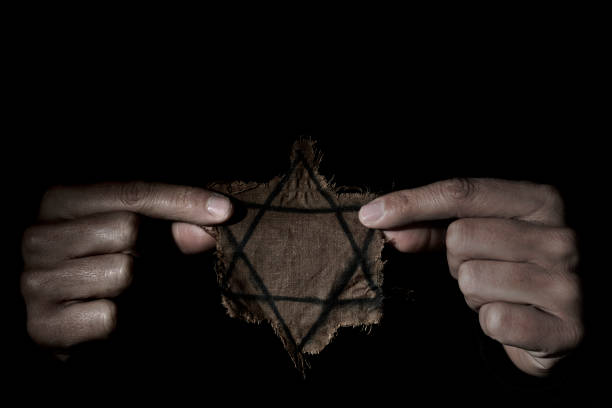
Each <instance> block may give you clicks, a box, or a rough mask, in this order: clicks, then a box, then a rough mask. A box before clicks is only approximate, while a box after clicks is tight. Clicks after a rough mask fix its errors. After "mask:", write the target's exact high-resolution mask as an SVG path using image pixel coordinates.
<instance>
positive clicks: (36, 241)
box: [21, 226, 46, 257]
mask: <svg viewBox="0 0 612 408" xmlns="http://www.w3.org/2000/svg"><path fill="white" fill-rule="evenodd" d="M45 242H46V240H45V237H44V233H43V231H42V228H41V227H39V226H31V227H28V228H27V229H26V230H25V231H24V232H23V236H22V240H21V252H22V254H23V255H24V257H25V256H27V255H29V254H31V253H34V252H38V251H40V250H41V248H43V246H44V244H45Z"/></svg>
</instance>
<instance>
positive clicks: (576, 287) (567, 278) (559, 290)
mask: <svg viewBox="0 0 612 408" xmlns="http://www.w3.org/2000/svg"><path fill="white" fill-rule="evenodd" d="M552 294H553V297H554V300H553V301H555V300H556V302H560V303H562V304H563V306H565V307H566V308H567V309H568V311H570V312H573V313H580V310H581V309H582V284H581V281H580V278H579V277H578V275H576V274H574V273H568V274H563V275H562V276H560V277H559V278H558V279H555V280H554V283H553V284H552Z"/></svg>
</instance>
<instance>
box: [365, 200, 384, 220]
mask: <svg viewBox="0 0 612 408" xmlns="http://www.w3.org/2000/svg"><path fill="white" fill-rule="evenodd" d="M384 214H385V203H384V201H383V200H374V201H372V202H371V203H369V204H367V205H364V206H363V207H361V209H360V210H359V219H360V220H361V222H362V223H363V224H364V225H366V226H367V225H372V224H374V223H375V222H376V221H378V220H379V219H381V218H382V216H383V215H384Z"/></svg>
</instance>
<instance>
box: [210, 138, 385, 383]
mask: <svg viewBox="0 0 612 408" xmlns="http://www.w3.org/2000/svg"><path fill="white" fill-rule="evenodd" d="M290 159H291V164H290V167H289V170H288V171H287V173H286V174H285V175H283V176H279V177H275V178H274V179H272V180H271V181H270V182H268V183H263V184H257V183H253V182H241V181H237V182H232V183H226V184H223V183H213V184H212V185H210V186H209V187H210V188H211V189H212V190H214V191H217V192H220V193H222V194H225V195H227V196H229V197H231V198H232V200H233V202H234V207H235V209H236V210H235V213H236V214H235V216H234V217H233V218H232V220H230V222H229V223H227V224H225V225H223V226H218V227H215V228H213V229H212V233H213V234H214V235H215V236H216V238H217V265H216V271H217V279H218V282H219V285H220V286H221V292H222V302H223V305H224V306H225V308H226V309H227V312H228V314H229V315H230V316H231V317H238V318H241V319H244V320H246V321H248V322H253V323H255V322H257V323H259V322H262V321H267V322H269V323H270V325H271V326H272V328H273V329H274V331H275V333H276V334H277V335H278V336H279V337H280V339H281V340H282V343H283V345H284V347H285V349H286V350H287V351H288V353H289V355H290V357H291V359H292V360H293V363H294V364H295V366H296V368H297V369H298V370H300V371H301V372H302V373H305V369H306V367H307V366H308V363H307V361H306V358H305V354H306V353H307V354H317V353H319V352H320V351H321V350H323V348H324V347H325V346H326V345H327V344H329V342H330V341H331V340H332V338H333V337H334V335H335V333H336V330H337V329H338V328H339V327H341V326H351V327H355V326H362V327H367V326H370V325H373V324H376V323H378V322H379V321H380V319H381V317H382V299H383V295H382V288H381V286H382V281H383V273H382V269H383V262H382V260H381V252H382V249H383V245H384V239H383V235H382V233H381V232H380V231H376V230H371V229H368V228H366V227H364V226H363V225H362V224H361V223H360V222H359V219H358V211H359V208H360V207H361V206H362V205H363V204H365V203H367V202H369V201H371V200H372V199H374V198H375V195H374V194H371V193H361V192H360V193H347V192H342V190H343V189H341V188H338V187H335V186H334V185H332V184H330V183H329V182H328V181H327V180H326V179H325V178H324V177H323V176H322V175H320V174H319V173H318V168H319V163H320V161H321V155H320V153H319V152H317V151H316V150H315V147H314V142H313V141H311V140H307V139H302V140H298V141H296V142H295V143H294V145H293V148H292V151H291V154H290Z"/></svg>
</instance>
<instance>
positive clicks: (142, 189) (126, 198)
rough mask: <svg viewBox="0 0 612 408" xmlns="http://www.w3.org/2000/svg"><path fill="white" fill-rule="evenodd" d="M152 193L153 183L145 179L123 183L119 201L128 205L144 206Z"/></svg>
mask: <svg viewBox="0 0 612 408" xmlns="http://www.w3.org/2000/svg"><path fill="white" fill-rule="evenodd" d="M151 193H152V186H151V184H149V183H145V182H144V181H135V182H130V183H123V184H121V185H120V186H119V201H121V203H122V204H123V205H125V206H126V207H142V206H143V205H145V204H146V202H147V200H148V199H149V197H150V196H151Z"/></svg>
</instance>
